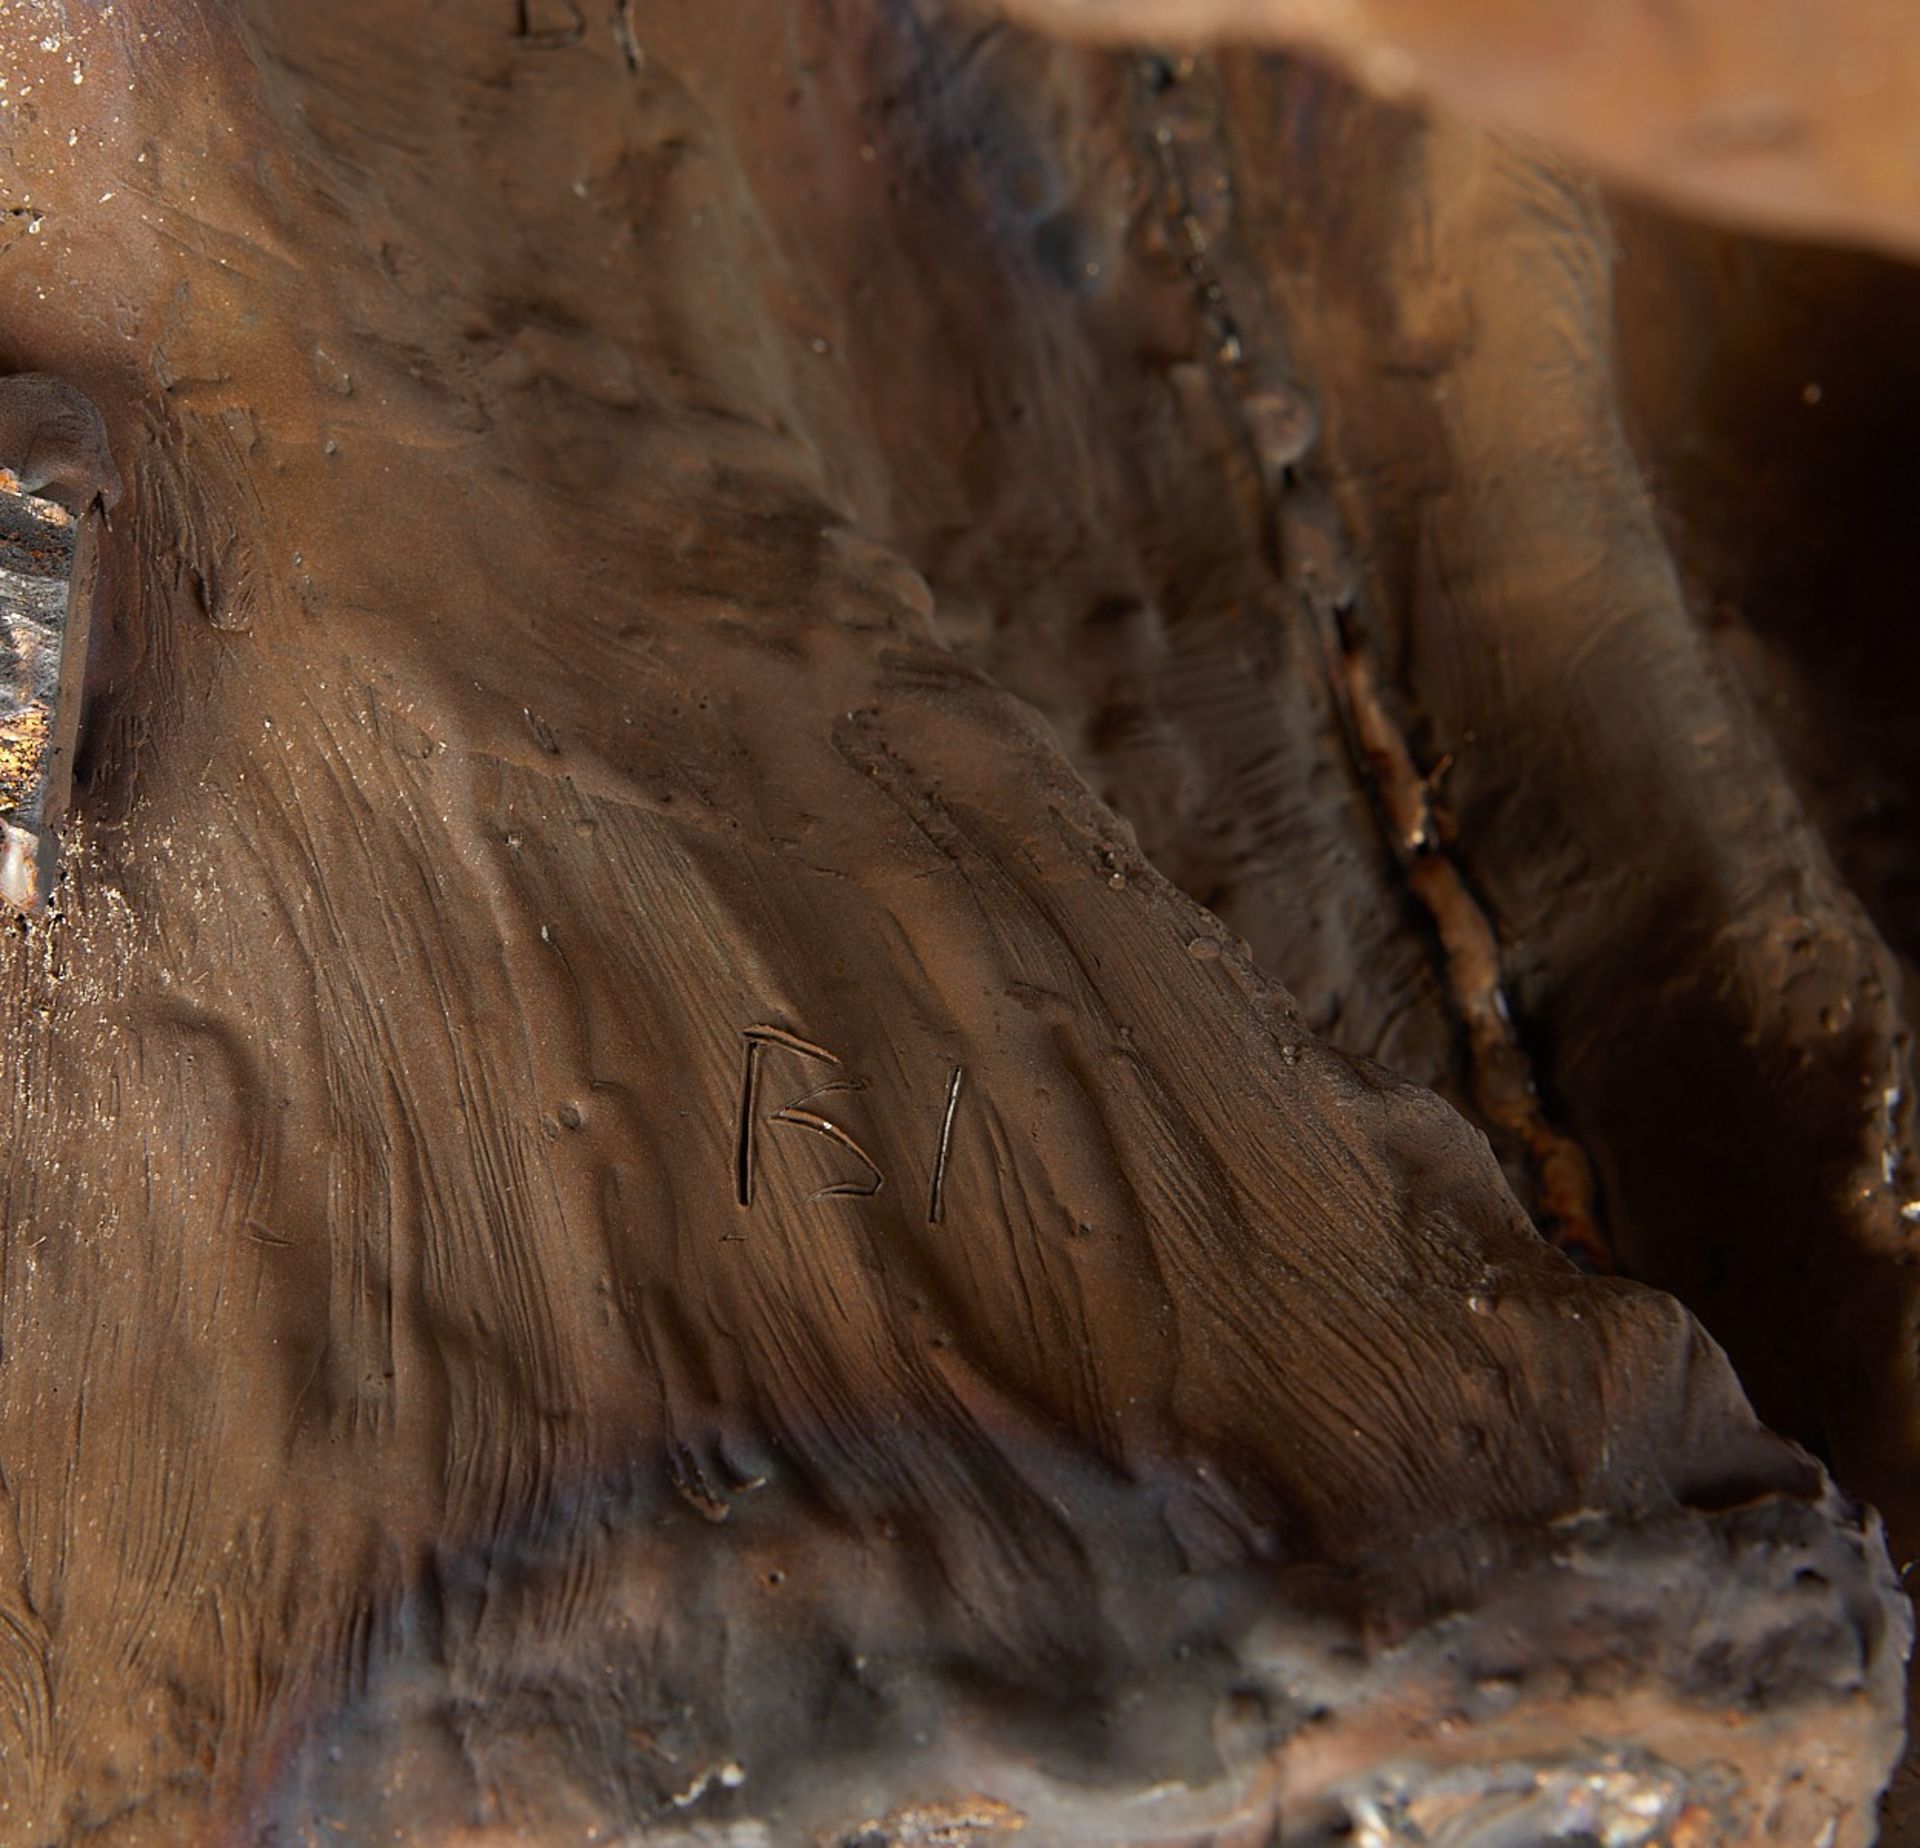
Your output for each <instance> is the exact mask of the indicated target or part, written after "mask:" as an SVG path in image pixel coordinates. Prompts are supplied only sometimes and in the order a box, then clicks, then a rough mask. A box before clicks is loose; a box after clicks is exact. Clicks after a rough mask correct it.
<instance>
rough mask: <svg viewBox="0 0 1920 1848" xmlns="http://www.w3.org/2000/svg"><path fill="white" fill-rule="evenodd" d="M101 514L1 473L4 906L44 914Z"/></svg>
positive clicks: (68, 770)
mask: <svg viewBox="0 0 1920 1848" xmlns="http://www.w3.org/2000/svg"><path fill="white" fill-rule="evenodd" d="M98 519H99V515H98V514H97V513H96V512H93V511H91V510H90V511H89V512H88V513H87V514H86V515H84V516H83V517H81V518H77V519H76V517H75V516H74V515H73V514H72V513H70V512H69V511H68V510H67V509H66V508H65V507H62V506H60V505H59V504H58V503H57V502H55V501H51V500H43V499H41V498H40V497H39V496H37V495H34V494H30V493H28V492H26V491H25V490H24V489H23V488H22V487H21V484H20V479H19V477H18V476H17V475H15V474H14V473H13V472H12V471H11V470H8V469H0V900H4V901H5V903H6V904H7V905H9V906H11V907H12V908H13V909H14V910H16V911H19V912H23V913H25V914H26V915H27V916H28V917H38V916H40V915H42V914H43V913H44V912H45V910H46V907H47V901H48V899H49V898H50V897H51V895H52V892H53V884H54V878H55V875H56V873H57V871H58V867H59V852H60V843H59V833H58V830H59V825H60V822H61V820H62V819H63V818H64V816H65V814H66V809H67V803H68V799H69V797H70V796H71V793H72V787H73V756H74V749H75V746H76V744H77V743H78V739H79V729H80V702H81V696H82V693H83V691H84V685H85V677H86V657H87V643H88V631H89V629H90V627H91V620H92V608H91V605H92V587H93V576H94V572H93V560H94V546H95V539H96V529H97V523H98Z"/></svg>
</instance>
